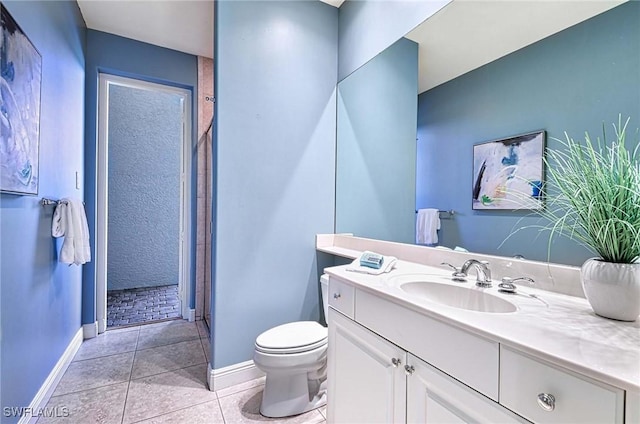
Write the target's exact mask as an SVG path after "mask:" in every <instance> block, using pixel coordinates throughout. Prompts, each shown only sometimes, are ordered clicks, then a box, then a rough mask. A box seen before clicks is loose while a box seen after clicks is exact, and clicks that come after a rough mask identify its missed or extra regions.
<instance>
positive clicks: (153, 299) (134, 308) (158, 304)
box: [107, 284, 180, 327]
mask: <svg viewBox="0 0 640 424" xmlns="http://www.w3.org/2000/svg"><path fill="white" fill-rule="evenodd" d="M179 317H180V298H179V297H178V286H177V285H176V284H174V285H170V286H159V287H142V288H136V289H125V290H109V291H107V327H118V326H122V325H130V324H140V323H143V322H146V321H158V320H164V319H168V318H179Z"/></svg>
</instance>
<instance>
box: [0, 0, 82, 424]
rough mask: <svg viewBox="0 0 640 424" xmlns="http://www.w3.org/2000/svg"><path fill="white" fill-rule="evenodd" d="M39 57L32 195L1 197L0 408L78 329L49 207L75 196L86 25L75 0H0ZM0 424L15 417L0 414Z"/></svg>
mask: <svg viewBox="0 0 640 424" xmlns="http://www.w3.org/2000/svg"><path fill="white" fill-rule="evenodd" d="M3 4H4V5H5V6H6V7H7V9H8V10H9V12H10V13H11V15H12V16H13V18H14V19H15V20H16V21H17V22H18V24H19V25H20V26H21V27H22V29H23V30H24V31H25V33H26V34H27V35H28V37H29V38H30V39H31V42H32V43H33V44H34V45H35V46H36V48H37V49H38V50H39V51H40V54H41V55H42V87H41V88H42V90H41V96H42V97H41V108H40V188H39V193H38V196H16V195H8V194H2V195H0V234H1V235H2V236H1V237H0V239H1V244H0V259H1V265H0V303H1V307H0V311H1V312H0V323H1V325H0V338H1V341H0V346H1V348H0V358H1V359H0V373H1V374H2V377H1V378H0V384H1V387H0V393H1V407H2V408H4V407H26V406H29V403H30V402H31V401H32V400H33V398H34V396H35V395H36V393H37V392H38V390H39V389H40V387H41V385H42V383H44V381H45V379H46V378H47V377H48V375H49V373H50V372H51V371H52V369H53V367H54V366H55V365H56V363H57V362H58V360H59V359H60V357H61V356H62V354H63V352H64V350H65V349H66V347H67V346H68V345H69V343H70V342H71V340H72V338H73V337H74V336H75V334H76V333H77V331H78V330H79V329H80V309H81V290H82V287H81V279H82V268H81V267H78V266H71V267H70V266H68V265H65V264H61V263H59V262H58V261H57V260H58V257H57V252H59V249H60V246H61V240H58V241H56V239H53V238H52V237H51V218H52V215H53V206H47V207H42V206H40V204H39V203H38V202H39V200H40V197H43V196H46V197H50V198H53V199H59V198H62V197H76V198H80V199H81V198H82V191H81V190H76V187H75V183H76V177H75V172H76V171H77V172H79V174H80V177H82V173H83V167H84V162H83V122H82V115H83V113H84V61H85V59H84V57H85V45H84V43H85V25H84V21H83V20H82V17H81V15H80V10H79V9H78V6H77V4H76V3H75V2H47V1H44V2H23V1H3ZM0 416H1V418H0V420H1V421H2V422H3V423H5V422H6V423H13V422H17V420H18V417H5V416H4V414H1V415H0Z"/></svg>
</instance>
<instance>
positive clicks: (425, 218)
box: [416, 209, 440, 244]
mask: <svg viewBox="0 0 640 424" xmlns="http://www.w3.org/2000/svg"><path fill="white" fill-rule="evenodd" d="M439 229H440V214H439V213H438V209H418V214H417V217H416V243H417V244H436V243H437V242H438V230H439Z"/></svg>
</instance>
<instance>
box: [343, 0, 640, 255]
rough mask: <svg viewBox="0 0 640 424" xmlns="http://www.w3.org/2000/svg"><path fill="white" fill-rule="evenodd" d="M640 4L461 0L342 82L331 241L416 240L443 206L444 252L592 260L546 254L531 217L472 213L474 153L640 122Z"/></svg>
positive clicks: (557, 249) (549, 250) (561, 247)
mask: <svg viewBox="0 0 640 424" xmlns="http://www.w3.org/2000/svg"><path fill="white" fill-rule="evenodd" d="M638 7H639V5H638V4H634V2H626V3H625V2H572V3H566V2H560V1H558V2H542V3H533V2H498V1H496V2H466V1H456V0H454V1H452V2H451V3H450V4H449V5H447V6H446V7H444V8H443V9H442V10H440V11H439V12H438V13H437V14H435V15H433V16H432V17H430V18H429V19H427V20H426V21H425V22H423V23H422V24H421V25H420V26H419V27H418V28H415V29H414V30H412V31H411V32H410V33H408V34H407V35H406V36H405V38H403V39H401V40H400V41H398V42H396V43H395V44H393V45H392V46H390V47H389V48H388V49H387V50H385V51H383V52H382V53H380V54H379V55H378V56H376V57H375V58H373V59H372V60H370V61H369V62H368V63H367V64H365V65H363V66H362V67H361V68H359V69H358V70H356V71H355V72H353V73H352V74H351V75H349V76H348V77H347V78H345V79H344V80H342V81H341V82H340V83H339V84H338V130H337V133H338V141H337V146H338V147H337V166H336V232H350V233H354V234H355V235H356V236H361V237H371V238H377V239H383V240H389V241H399V242H404V243H413V242H415V218H416V213H415V212H416V210H417V209H420V208H436V209H441V210H454V211H455V214H454V216H453V218H450V217H449V216H448V215H447V214H442V216H441V218H442V219H441V229H440V231H439V232H438V238H439V240H438V245H440V246H445V247H449V248H454V247H456V246H460V247H463V248H465V249H467V250H469V251H471V252H479V253H486V254H494V255H500V256H515V255H522V256H524V257H525V258H526V259H531V260H539V261H547V259H549V260H550V261H551V262H556V263H562V264H568V265H580V264H582V263H583V262H584V261H585V259H587V258H588V257H590V256H593V255H592V254H591V253H590V252H589V251H587V250H586V249H585V248H583V247H581V246H579V245H578V244H577V243H575V242H573V241H571V240H566V239H563V238H557V239H555V240H554V241H553V242H552V243H551V244H550V245H549V243H548V234H547V233H544V234H539V232H538V231H537V230H536V228H534V227H535V226H536V225H538V224H540V221H539V219H538V218H537V217H535V216H532V215H530V213H529V212H528V211H511V210H506V211H504V210H502V211H498V210H491V211H485V210H473V209H472V201H471V197H472V196H471V193H472V189H473V187H472V186H473V178H474V177H473V158H472V155H473V145H475V144H480V143H483V142H486V141H490V140H496V139H501V138H506V137H510V136H514V135H517V134H523V133H527V132H533V131H536V130H545V131H546V132H547V146H548V147H550V148H553V147H555V146H557V145H558V142H557V141H555V140H554V138H562V137H563V134H564V132H565V131H566V132H568V133H569V134H571V135H572V136H574V137H576V138H581V137H582V136H583V135H584V132H585V131H588V132H589V133H591V134H593V135H598V134H601V133H602V123H603V122H605V123H608V124H607V125H610V124H611V123H612V122H614V121H616V119H617V116H618V114H619V113H622V114H623V115H626V116H631V117H632V118H631V119H632V125H633V126H634V128H635V127H638V126H640V99H639V98H638V96H637V93H635V92H634V90H631V89H629V87H637V86H638V85H639V84H640V77H639V76H638V74H637V67H638V65H639V63H638V62H639V61H640V59H639V58H638V57H637V55H634V54H631V53H630V52H635V51H637V48H638V44H639V42H638V38H639V37H638V29H637V22H635V23H634V19H635V17H636V16H637V13H638V12H637V8H638ZM634 8H635V9H634ZM612 63H615V66H612V65H611V64H612ZM411 90H413V93H411ZM523 227H530V228H526V229H522V230H520V231H517V232H516V233H515V234H513V235H512V236H511V237H509V235H510V234H511V233H513V232H514V231H515V230H517V229H518V228H523ZM505 239H506V241H505Z"/></svg>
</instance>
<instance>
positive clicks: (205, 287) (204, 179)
mask: <svg viewBox="0 0 640 424" xmlns="http://www.w3.org/2000/svg"><path fill="white" fill-rule="evenodd" d="M212 99H213V60H212V59H209V58H207V57H202V56H198V154H197V161H198V179H197V211H196V213H197V231H196V232H197V236H196V319H197V320H200V319H202V318H203V317H204V316H205V314H208V313H209V298H210V295H211V291H210V288H211V156H212V149H211V133H212V131H211V127H210V124H211V118H212V117H213V100H212ZM207 318H208V317H207ZM207 323H208V319H207Z"/></svg>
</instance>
